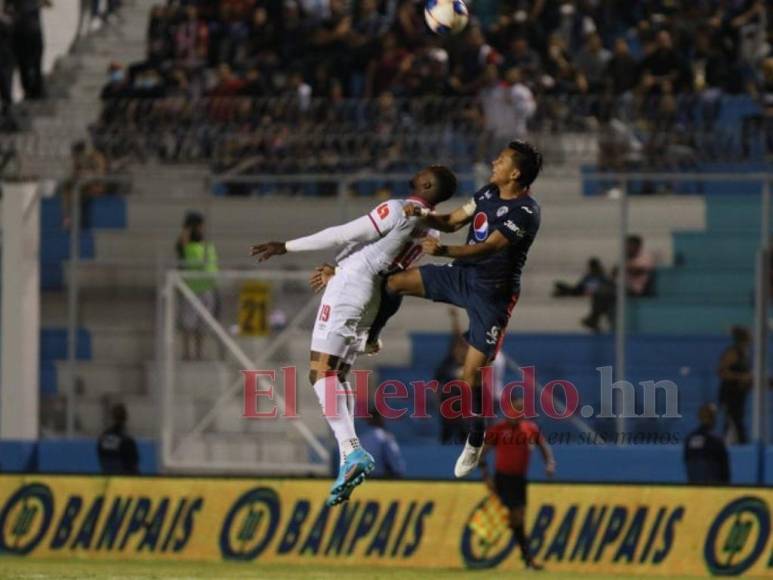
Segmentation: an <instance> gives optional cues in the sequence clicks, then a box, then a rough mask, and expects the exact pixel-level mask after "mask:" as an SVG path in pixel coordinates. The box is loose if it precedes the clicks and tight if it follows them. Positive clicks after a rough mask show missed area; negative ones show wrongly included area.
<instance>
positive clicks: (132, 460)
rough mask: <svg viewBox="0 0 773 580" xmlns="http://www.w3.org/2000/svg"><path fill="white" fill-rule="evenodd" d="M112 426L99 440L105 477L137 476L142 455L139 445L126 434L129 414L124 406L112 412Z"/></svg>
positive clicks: (100, 459) (120, 405) (98, 445)
mask: <svg viewBox="0 0 773 580" xmlns="http://www.w3.org/2000/svg"><path fill="white" fill-rule="evenodd" d="M110 414H111V416H112V421H113V422H112V425H111V426H110V427H109V428H108V429H106V430H105V431H104V432H103V433H102V435H100V436H99V439H98V440H97V455H98V456H99V465H100V467H101V469H102V473H104V474H105V475H137V474H139V472H140V455H139V452H138V451H137V443H136V441H134V439H133V438H132V436H131V435H129V434H128V433H127V432H126V424H127V423H128V421H129V413H128V412H127V411H126V407H125V406H124V405H122V404H117V405H114V406H113V408H112V409H111V411H110Z"/></svg>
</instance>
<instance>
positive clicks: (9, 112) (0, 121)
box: [0, 0, 51, 131]
mask: <svg viewBox="0 0 773 580" xmlns="http://www.w3.org/2000/svg"><path fill="white" fill-rule="evenodd" d="M49 6H51V0H4V1H3V0H0V130H3V131H13V130H16V129H18V122H17V120H16V118H15V117H14V113H13V75H14V71H16V70H18V73H19V79H20V81H21V86H22V89H23V91H24V99H25V100H27V101H36V100H40V99H43V98H45V96H46V90H45V84H44V81H43V25H42V22H41V14H40V11H41V9H42V8H47V7H49Z"/></svg>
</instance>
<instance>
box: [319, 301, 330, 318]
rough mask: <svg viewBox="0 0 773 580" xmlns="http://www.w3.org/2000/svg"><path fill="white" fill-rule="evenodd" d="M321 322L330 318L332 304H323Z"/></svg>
mask: <svg viewBox="0 0 773 580" xmlns="http://www.w3.org/2000/svg"><path fill="white" fill-rule="evenodd" d="M319 320H320V322H327V321H328V320H330V304H323V305H322V308H320V310H319Z"/></svg>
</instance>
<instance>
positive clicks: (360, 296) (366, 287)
mask: <svg viewBox="0 0 773 580" xmlns="http://www.w3.org/2000/svg"><path fill="white" fill-rule="evenodd" d="M380 302H381V278H380V277H379V276H369V275H367V274H359V273H357V272H352V271H347V270H345V269H341V270H339V271H338V273H336V275H335V276H333V278H332V279H331V280H330V282H329V283H328V285H327V287H326V288H325V293H324V294H323V295H322V302H321V303H320V305H319V310H317V318H316V320H315V321H314V331H313V332H312V335H311V350H312V351H314V352H321V353H325V354H329V355H332V356H337V357H339V358H341V359H343V360H344V362H345V363H346V364H352V363H353V362H354V359H355V358H357V355H358V354H359V353H361V352H362V351H363V349H364V348H365V342H366V341H367V339H368V330H369V329H370V325H371V324H372V322H373V319H374V318H375V317H376V313H377V312H378V307H379V304H380Z"/></svg>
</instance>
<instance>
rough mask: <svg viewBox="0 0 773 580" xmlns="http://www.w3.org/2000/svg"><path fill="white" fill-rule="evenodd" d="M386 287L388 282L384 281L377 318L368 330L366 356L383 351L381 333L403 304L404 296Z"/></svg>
mask: <svg viewBox="0 0 773 580" xmlns="http://www.w3.org/2000/svg"><path fill="white" fill-rule="evenodd" d="M386 285H387V282H386V281H384V283H383V285H382V291H381V302H380V304H379V306H378V312H376V316H375V318H374V319H373V322H372V323H371V325H370V329H369V330H368V340H367V342H366V343H365V352H364V354H367V355H374V354H377V353H378V352H379V351H380V350H381V340H380V336H381V331H382V330H383V329H384V327H385V326H386V324H387V322H389V319H390V318H392V316H394V315H395V314H396V313H397V311H398V310H399V309H400V306H401V305H402V303H403V297H402V295H400V294H393V293H391V292H388V291H387V289H386Z"/></svg>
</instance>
